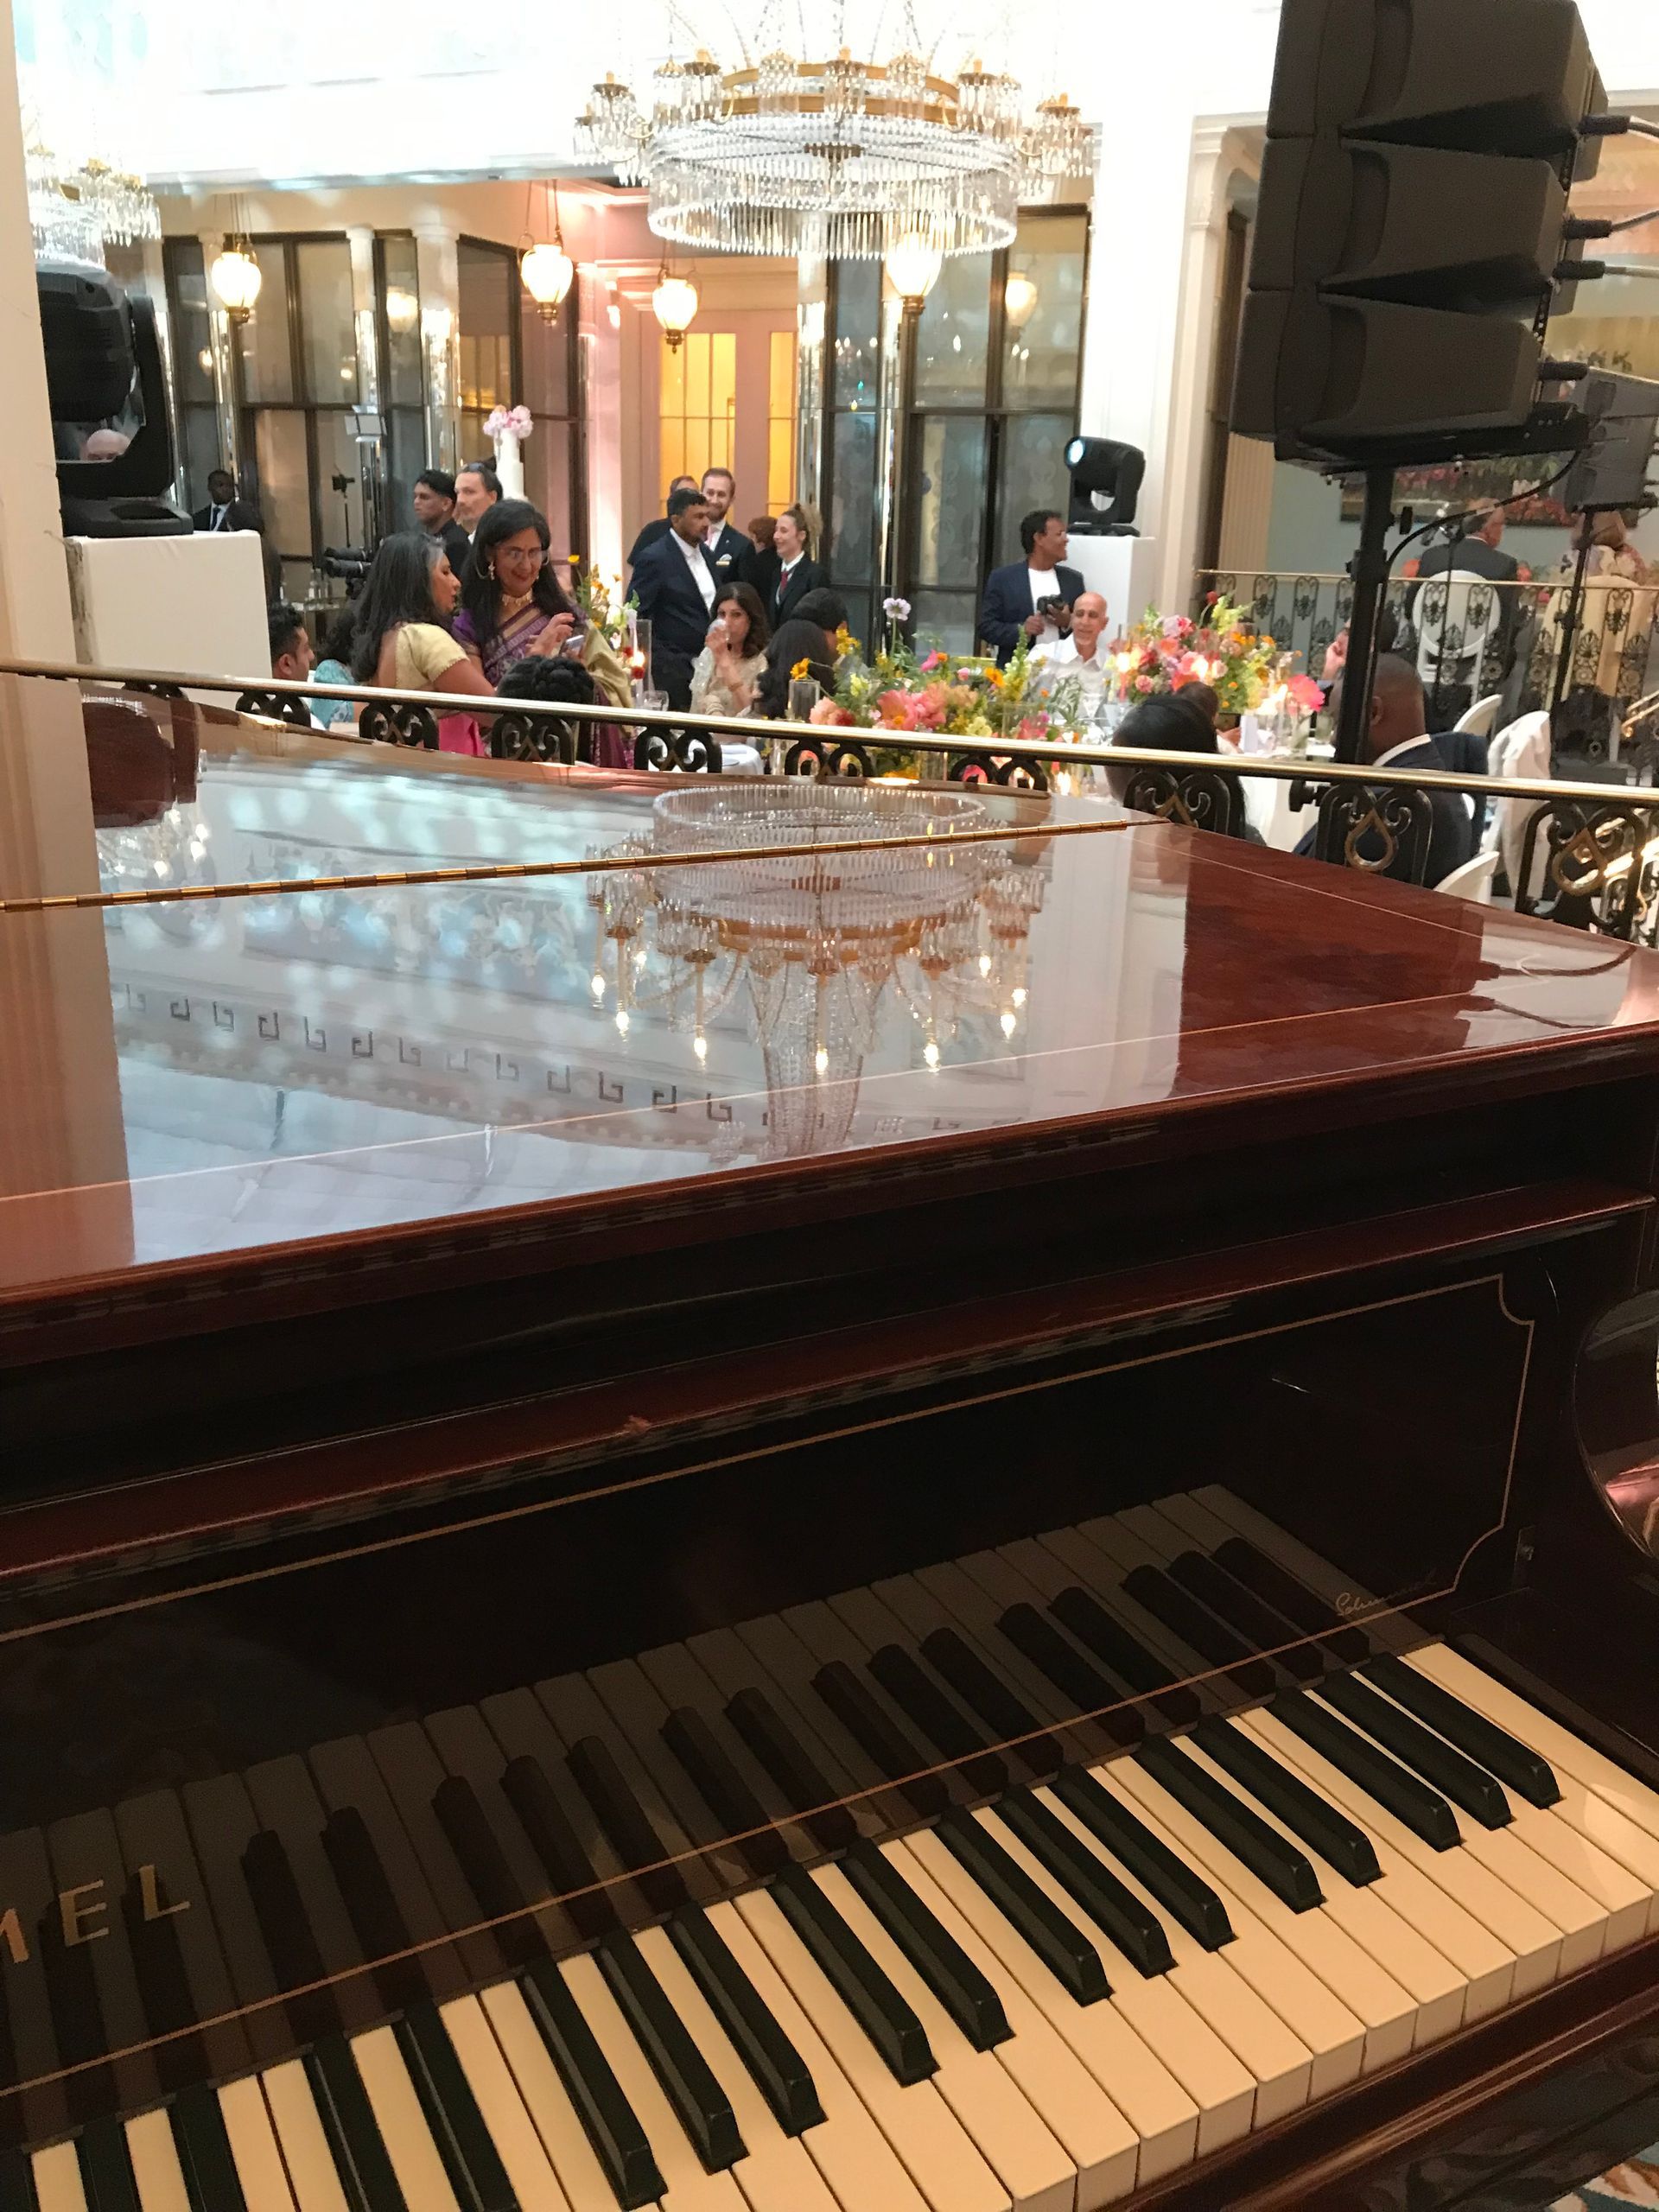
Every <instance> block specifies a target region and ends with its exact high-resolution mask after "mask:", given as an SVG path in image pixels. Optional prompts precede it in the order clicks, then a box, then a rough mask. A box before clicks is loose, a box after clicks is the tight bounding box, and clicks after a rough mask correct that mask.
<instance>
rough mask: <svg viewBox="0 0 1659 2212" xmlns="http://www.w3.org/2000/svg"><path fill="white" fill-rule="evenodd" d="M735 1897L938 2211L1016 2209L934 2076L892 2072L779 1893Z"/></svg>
mask: <svg viewBox="0 0 1659 2212" xmlns="http://www.w3.org/2000/svg"><path fill="white" fill-rule="evenodd" d="M735 1904H736V1910H737V1912H738V1914H739V1916H741V1919H742V1921H743V1923H744V1924H745V1925H746V1926H747V1928H748V1929H749V1931H750V1933H751V1934H752V1935H753V1937H754V1939H755V1941H756V1942H758V1943H759V1945H760V1948H761V1949H762V1950H763V1951H764V1952H765V1953H766V1956H767V1958H768V1959H769V1960H770V1961H772V1967H773V1968H774V1970H775V1971H776V1973H777V1974H778V1976H779V1980H782V1981H783V1982H784V1983H785V1986H787V1988H788V1989H789V1991H790V1993H791V1995H792V1996H793V1998H794V1999H795V2002H796V2004H797V2005H798V2006H799V2008H800V2010H801V2011H802V2012H804V2014H805V2015H806V2017H807V2018H809V2019H810V2021H811V2022H812V2024H813V2025H814V2026H815V2027H816V2028H817V2031H818V2033H819V2035H820V2036H821V2037H823V2041H824V2042H825V2043H826V2044H829V2049H830V2050H831V2051H832V2052H833V2054H834V2056H835V2057H836V2059H837V2061H838V2062H839V2063H840V2064H841V2067H842V2070H843V2071H844V2072H845V2074H846V2075H847V2079H848V2080H849V2082H850V2083H851V2084H852V2086H853V2088H855V2090H856V2091H857V2093H858V2095H859V2096H860V2098H861V2100H862V2101H863V2103H864V2105H865V2106H866V2107H867V2108H868V2112H869V2113H870V2116H871V2118H872V2119H873V2120H874V2121H875V2123H876V2125H877V2126H878V2127H880V2130H881V2133H883V2134H884V2135H885V2136H886V2137H887V2140H888V2142H889V2143H890V2144H891V2145H893V2149H894V2151H895V2152H897V2153H898V2155H899V2159H900V2160H901V2162H902V2163H903V2164H904V2166H905V2168H906V2171H908V2173H909V2175H910V2177H911V2178H912V2181H913V2182H914V2183H916V2186H917V2188H918V2189H919V2190H920V2191H921V2192H922V2195H923V2196H925V2198H926V2199H927V2201H928V2202H929V2203H930V2204H931V2206H932V2207H933V2212H958V2208H966V2207H971V2208H972V2212H1011V2204H1012V2200H1011V2199H1010V2197H1009V2196H1008V2192H1007V2190H1006V2189H1005V2188H1004V2187H1003V2186H1002V2183H1001V2182H1000V2181H999V2180H998V2179H997V2177H996V2176H995V2174H994V2173H993V2172H992V2171H991V2169H990V2168H989V2166H988V2165H987V2164H986V2163H985V2161H984V2159H983V2158H982V2156H981V2155H980V2152H979V2151H978V2149H977V2148H976V2145H974V2144H973V2143H972V2142H971V2141H970V2139H969V2137H968V2135H967V2134H966V2133H965V2132H964V2131H963V2127H962V2126H961V2124H960V2122H959V2121H958V2120H957V2116H956V2114H955V2113H953V2112H952V2111H951V2110H950V2107H949V2106H948V2105H947V2104H946V2103H945V2101H944V2098H943V2097H942V2096H941V2095H940V2094H939V2093H938V2090H937V2089H936V2088H934V2086H933V2084H932V2082H931V2081H930V2082H916V2083H914V2084H913V2085H912V2087H911V2088H900V2087H899V2084H898V2082H895V2081H894V2080H893V2076H892V2075H891V2074H890V2073H889V2072H888V2071H887V2068H886V2066H884V2065H883V2064H882V2063H881V2061H880V2058H879V2057H878V2056H876V2053H875V2051H874V2048H873V2047H872V2045H871V2044H870V2042H869V2039H868V2037H867V2036H866V2035H865V2033H864V2031H863V2029H862V2028H861V2027H860V2026H859V2024H858V2023H857V2021H856V2020H855V2019H854V2018H853V2016H852V2014H851V2013H850V2012H849V2011H848V2010H847V2008H846V2007H845V2005H842V2001H841V1999H840V1998H839V1997H837V1996H836V1993H835V1991H834V1990H833V1989H832V1988H831V1987H830V1986H829V1980H828V1979H827V1978H826V1976H825V1975H824V1974H823V1972H822V1971H821V1970H820V1968H819V1967H818V1966H817V1964H816V1962H815V1961H813V1959H812V1958H811V1956H810V1954H809V1953H808V1951H807V1949H806V1947H805V1946H804V1944H803V1943H802V1942H800V1940H799V1938H798V1936H796V1934H795V1931H794V1929H792V1928H791V1926H790V1924H789V1923H788V1921H787V1920H785V1917H784V1915H783V1911H782V1910H781V1908H780V1907H779V1904H777V1902H776V1900H775V1899H773V1898H772V1897H768V1896H767V1895H766V1892H765V1891H764V1890H751V1891H748V1892H747V1894H746V1895H744V1896H742V1897H739V1898H737V1900H736V1901H735Z"/></svg>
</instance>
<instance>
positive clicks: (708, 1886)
mask: <svg viewBox="0 0 1659 2212" xmlns="http://www.w3.org/2000/svg"><path fill="white" fill-rule="evenodd" d="M536 1694H537V1698H538V1699H539V1700H540V1701H541V1703H542V1704H543V1707H545V1708H546V1710H547V1713H548V1716H549V1718H550V1720H551V1722H552V1724H553V1726H554V1727H555V1728H556V1730H557V1732H558V1735H559V1738H560V1740H561V1741H562V1742H563V1745H564V1747H565V1751H566V1753H567V1755H568V1754H569V1751H570V1750H571V1749H572V1747H573V1746H574V1745H577V1744H579V1743H581V1742H582V1741H583V1739H584V1738H588V1737H597V1738H598V1739H599V1740H600V1742H601V1743H602V1744H603V1745H605V1747H606V1749H607V1751H609V1752H610V1755H611V1758H612V1759H613V1762H614V1764H615V1766H616V1770H617V1772H618V1773H619V1774H620V1776H621V1778H622V1781H623V1783H624V1784H625V1785H626V1790H627V1794H628V1796H629V1798H630V1799H631V1800H632V1803H633V1804H634V1805H635V1806H636V1807H637V1808H638V1809H639V1813H640V1815H642V1816H643V1818H644V1820H645V1824H646V1827H647V1828H648V1829H649V1831H650V1834H651V1835H652V1840H654V1842H655V1843H656V1845H657V1847H658V1858H659V1859H664V1860H667V1861H669V1862H671V1864H672V1866H673V1867H674V1869H675V1872H676V1874H677V1877H678V1878H679V1881H680V1882H681V1884H682V1885H683V1888H684V1891H685V1893H686V1896H687V1897H689V1898H690V1900H691V1901H692V1903H693V1904H715V1903H716V1902H718V1900H719V1899H721V1898H722V1897H728V1896H729V1895H730V1894H731V1892H732V1891H733V1890H734V1888H736V1887H738V1886H740V1885H741V1884H742V1883H743V1882H745V1881H747V1879H748V1878H749V1877H748V1872H747V1868H746V1867H745V1866H744V1864H743V1862H742V1860H741V1859H739V1858H738V1857H737V1855H736V1853H734V1852H729V1851H727V1850H726V1849H725V1848H724V1845H725V1838H724V1836H723V1835H722V1834H721V1823H720V1822H719V1821H717V1820H715V1817H714V1815H712V1814H711V1813H710V1812H709V1808H708V1807H707V1806H706V1805H705V1804H704V1803H703V1802H702V1798H701V1797H700V1796H698V1794H697V1792H696V1789H694V1788H693V1787H692V1785H691V1783H690V1781H689V1780H688V1779H687V1778H686V1777H685V1776H684V1775H683V1774H682V1773H681V1771H680V1768H679V1764H678V1762H677V1760H674V1759H672V1758H669V1757H667V1756H666V1754H665V1752H664V1746H663V1742H662V1738H661V1736H660V1735H659V1733H658V1731H659V1730H660V1729H661V1727H662V1725H663V1723H664V1720H665V1719H667V1718H668V1707H667V1706H666V1705H665V1704H664V1701H663V1700H662V1699H661V1698H660V1697H659V1696H658V1694H657V1693H656V1691H655V1689H654V1688H652V1684H651V1683H650V1682H649V1681H647V1680H646V1679H645V1676H644V1675H642V1674H641V1673H640V1670H639V1666H638V1665H637V1663H636V1662H634V1661H632V1660H631V1659H627V1660H618V1661H614V1662H611V1663H610V1664H608V1665H606V1666H602V1667H595V1668H593V1669H590V1670H589V1672H588V1674H586V1675H561V1676H560V1677H559V1678H558V1679H557V1681H548V1682H542V1683H539V1684H538V1685H537V1692H536ZM568 1764H569V1760H568V1757H567V1765H568ZM554 1776H555V1780H557V1779H558V1775H557V1770H554ZM599 1840H602V1842H603V1848H604V1850H606V1851H607V1852H614V1846H613V1842H612V1840H610V1839H609V1837H608V1836H607V1835H606V1833H605V1829H604V1825H603V1823H602V1822H601V1824H600V1829H599V1837H598V1839H596V1844H597V1842H598V1841H599ZM599 1855H600V1853H599V1850H598V1848H597V1847H596V1848H595V1850H594V1857H595V1859H597V1858H598V1857H599ZM615 1855H616V1857H617V1858H618V1859H619V1863H620V1864H622V1865H624V1866H626V1864H627V1862H626V1859H622V1857H621V1854H620V1853H615ZM639 1887H640V1891H641V1895H642V1896H645V1902H646V1904H648V1905H649V1907H650V1909H651V1912H652V1914H655V1915H660V1914H662V1913H664V1911H671V1910H674V1907H675V1902H676V1901H675V1900H673V1899H670V1900H669V1901H668V1902H667V1903H666V1904H664V1903H662V1902H659V1896H658V1895H652V1894H647V1893H646V1891H645V1888H644V1885H639Z"/></svg>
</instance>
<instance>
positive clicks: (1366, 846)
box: [1296, 653, 1474, 891]
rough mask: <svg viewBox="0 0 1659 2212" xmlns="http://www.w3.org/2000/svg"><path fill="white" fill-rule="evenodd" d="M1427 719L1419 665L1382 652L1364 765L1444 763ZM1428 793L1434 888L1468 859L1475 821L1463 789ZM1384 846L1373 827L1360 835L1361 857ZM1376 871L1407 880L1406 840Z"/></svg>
mask: <svg viewBox="0 0 1659 2212" xmlns="http://www.w3.org/2000/svg"><path fill="white" fill-rule="evenodd" d="M1347 680H1348V678H1347V675H1346V672H1345V671H1344V674H1343V675H1341V676H1339V677H1338V678H1337V681H1336V683H1335V686H1334V687H1333V689H1332V694H1331V712H1332V715H1340V713H1341V712H1342V687H1343V685H1344V683H1346V682H1347ZM1427 719H1428V706H1427V701H1426V700H1425V698H1424V696H1423V683H1422V678H1421V677H1420V676H1419V675H1418V673H1417V671H1416V670H1415V669H1414V667H1413V666H1412V664H1411V663H1410V662H1409V661H1408V660H1402V659H1401V658H1400V657H1399V655H1398V654H1397V653H1383V654H1381V655H1380V656H1379V657H1378V659H1377V664H1376V688H1375V690H1373V691H1372V694H1371V719H1370V727H1369V728H1367V729H1366V730H1365V731H1364V732H1363V734H1362V735H1361V738H1360V761H1361V765H1362V766H1370V767H1374V768H1421V769H1444V768H1445V767H1446V756H1445V754H1444V753H1441V752H1440V748H1439V747H1438V746H1437V745H1436V744H1435V742H1434V740H1433V738H1432V737H1430V736H1428V735H1427ZM1427 798H1428V804H1429V810H1430V812H1431V815H1432V817H1433V819H1432V821H1431V823H1430V826H1429V833H1428V867H1427V871H1426V873H1425V874H1424V876H1423V881H1424V883H1425V884H1426V885H1427V887H1428V889H1429V890H1431V891H1432V890H1433V888H1434V887H1435V885H1436V884H1438V883H1440V882H1441V881H1443V880H1444V879H1445V878H1446V876H1448V875H1450V874H1451V873H1452V869H1453V868H1461V867H1462V866H1463V863H1464V862H1465V861H1466V860H1469V859H1471V858H1472V857H1473V853H1474V821H1473V818H1472V817H1471V814H1470V811H1469V807H1468V804H1467V802H1466V801H1465V798H1464V796H1463V794H1462V792H1461V791H1430V792H1428V793H1427ZM1318 836H1319V830H1318V827H1317V825H1316V826H1315V827H1314V828H1313V829H1310V830H1308V831H1307V832H1306V835H1305V836H1303V838H1302V840H1301V842H1300V844H1299V845H1298V846H1297V848H1296V850H1297V852H1298V853H1299V854H1300V855H1301V856H1302V858H1303V859H1304V860H1306V859H1310V858H1311V857H1312V856H1313V847H1314V843H1315V841H1316V840H1317V838H1318ZM1385 850H1386V847H1385V846H1384V844H1383V841H1382V840H1381V839H1380V838H1379V837H1378V836H1377V835H1376V831H1375V830H1373V831H1370V832H1369V833H1368V835H1367V836H1363V837H1362V838H1361V839H1360V841H1359V852H1360V856H1361V858H1362V859H1369V860H1371V861H1380V860H1381V859H1382V857H1383V852H1384V851H1385ZM1377 873H1378V874H1382V875H1388V876H1392V877H1393V878H1394V879H1395V881H1396V882H1400V883H1406V882H1409V880H1411V878H1410V870H1409V868H1408V866H1407V855H1406V850H1405V847H1404V844H1403V843H1402V844H1401V845H1400V846H1399V848H1398V849H1396V851H1395V855H1394V858H1393V859H1392V860H1391V861H1389V865H1388V866H1387V868H1379V869H1378V870H1377Z"/></svg>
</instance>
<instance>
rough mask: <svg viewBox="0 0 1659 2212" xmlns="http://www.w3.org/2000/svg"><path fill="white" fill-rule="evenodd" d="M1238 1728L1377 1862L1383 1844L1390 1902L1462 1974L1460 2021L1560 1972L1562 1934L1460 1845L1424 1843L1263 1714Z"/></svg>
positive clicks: (1249, 1716)
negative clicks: (1350, 1827) (1358, 1830)
mask: <svg viewBox="0 0 1659 2212" xmlns="http://www.w3.org/2000/svg"><path fill="white" fill-rule="evenodd" d="M1239 1725H1240V1726H1241V1727H1244V1728H1248V1729H1249V1731H1250V1732H1251V1733H1252V1734H1253V1735H1254V1736H1255V1737H1256V1738H1258V1739H1259V1741H1260V1742H1261V1744H1262V1748H1263V1749H1264V1750H1265V1751H1271V1752H1272V1754H1273V1756H1274V1758H1276V1759H1279V1760H1281V1761H1282V1762H1283V1764H1285V1765H1286V1766H1287V1767H1289V1768H1291V1769H1292V1770H1293V1771H1294V1772H1295V1773H1298V1774H1300V1775H1301V1776H1303V1777H1305V1779H1306V1780H1307V1781H1309V1782H1311V1783H1313V1786H1314V1788H1315V1789H1319V1790H1320V1791H1322V1792H1323V1794H1324V1795H1325V1796H1327V1797H1328V1798H1329V1799H1330V1800H1331V1802H1332V1804H1333V1805H1338V1806H1340V1807H1341V1808H1342V1810H1343V1811H1344V1813H1346V1814H1347V1815H1348V1816H1349V1818H1350V1819H1351V1820H1354V1821H1358V1822H1359V1824H1360V1826H1361V1827H1363V1829H1364V1830H1365V1833H1366V1834H1368V1835H1369V1836H1370V1839H1371V1841H1372V1842H1373V1843H1374V1844H1375V1845H1376V1851H1377V1856H1378V1858H1379V1859H1382V1858H1383V1847H1384V1846H1386V1847H1387V1848H1388V1852H1389V1858H1388V1859H1386V1860H1384V1861H1383V1870H1384V1871H1383V1878H1384V1880H1385V1881H1389V1882H1390V1884H1391V1885H1392V1894H1391V1896H1390V1898H1389V1902H1390V1903H1391V1904H1397V1907H1398V1910H1400V1911H1401V1912H1402V1914H1404V1915H1405V1916H1406V1917H1408V1919H1409V1920H1410V1921H1411V1923H1412V1925H1413V1926H1414V1928H1419V1929H1421V1930H1422V1932H1423V1934H1424V1935H1425V1936H1427V1938H1428V1940H1429V1941H1430V1942H1432V1943H1433V1945H1434V1946H1435V1948H1437V1949H1439V1950H1441V1951H1444V1952H1445V1954H1446V1957H1447V1958H1449V1959H1450V1960H1452V1962H1453V1963H1454V1964H1455V1965H1456V1966H1457V1967H1459V1968H1460V1969H1461V1971H1462V1972H1463V1973H1465V1974H1467V1975H1468V1977H1469V1986H1468V1993H1467V1995H1466V1996H1465V1999H1464V2018H1465V2020H1468V2021H1475V2020H1482V2019H1485V2018H1487V2017H1488V2016H1489V2015H1490V2014H1491V2013H1493V2012H1502V2010H1503V2007H1504V2006H1505V2005H1508V2004H1510V2002H1511V2001H1512V2000H1515V1999H1520V1998H1522V1997H1529V1996H1530V1995H1531V1994H1532V1993H1533V1992H1534V1991H1535V1990H1538V1989H1543V1988H1547V1987H1548V1985H1549V1984H1550V1983H1551V1982H1552V1981H1554V1980H1557V1979H1558V1978H1559V1976H1560V1971H1561V1931H1560V1929H1559V1928H1557V1927H1556V1926H1555V1924H1554V1922H1553V1921H1549V1920H1546V1919H1545V1917H1544V1916H1543V1914H1542V1913H1541V1912H1540V1911H1538V1910H1537V1909H1536V1908H1535V1906H1533V1905H1530V1904H1528V1903H1527V1902H1526V1900H1525V1899H1524V1898H1522V1897H1516V1895H1515V1894H1514V1892H1513V1891H1510V1890H1508V1889H1506V1888H1505V1887H1504V1885H1503V1883H1502V1882H1499V1881H1496V1880H1494V1878H1492V1876H1491V1874H1490V1873H1489V1872H1487V1870H1486V1869H1485V1867H1484V1866H1481V1865H1480V1864H1479V1862H1478V1860H1476V1859H1471V1858H1470V1856H1469V1854H1468V1853H1466V1852H1465V1851H1461V1850H1458V1849H1453V1850H1451V1851H1435V1850H1433V1849H1432V1848H1431V1847H1429V1846H1428V1845H1427V1844H1426V1843H1425V1842H1424V1841H1423V1840H1422V1839H1421V1837H1420V1836H1417V1835H1414V1834H1413V1833H1412V1831H1411V1830H1410V1829H1409V1828H1408V1827H1406V1826H1405V1824H1404V1822H1403V1821H1396V1820H1395V1818H1394V1816H1393V1815H1392V1814H1391V1813H1389V1811H1388V1810H1387V1809H1386V1808H1384V1807H1383V1806H1381V1805H1379V1804H1377V1803H1376V1800H1375V1799H1374V1798H1370V1797H1368V1796H1366V1794H1365V1792H1364V1791H1363V1789H1360V1788H1359V1786H1358V1784H1357V1783H1352V1782H1351V1781H1350V1780H1349V1779H1348V1777H1347V1776H1346V1775H1345V1774H1343V1773H1341V1772H1339V1771H1338V1769H1337V1768H1335V1767H1333V1766H1332V1764H1330V1762H1329V1761H1328V1760H1326V1759H1323V1758H1320V1756H1319V1753H1318V1752H1317V1751H1313V1750H1312V1749H1311V1748H1310V1747H1309V1746H1308V1745H1306V1744H1304V1743H1303V1741H1302V1739H1301V1738H1300V1736H1294V1735H1292V1733H1291V1732H1290V1730H1289V1729H1288V1728H1287V1727H1285V1726H1283V1725H1282V1724H1281V1722H1279V1721H1277V1720H1275V1719H1274V1717H1273V1715H1272V1714H1271V1713H1243V1714H1241V1715H1240V1716H1239ZM1402 1870H1403V1871H1407V1872H1409V1873H1411V1874H1414V1875H1416V1876H1418V1877H1420V1878H1421V1882H1422V1886H1421V1887H1420V1886H1419V1885H1418V1884H1417V1883H1415V1882H1411V1881H1407V1882H1403V1883H1397V1884H1396V1883H1394V1881H1393V1877H1394V1874H1395V1872H1401V1871H1402Z"/></svg>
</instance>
